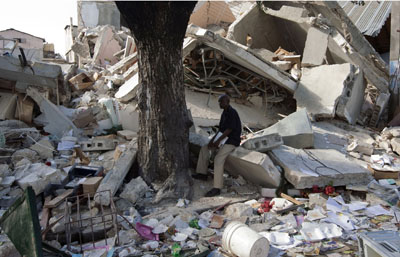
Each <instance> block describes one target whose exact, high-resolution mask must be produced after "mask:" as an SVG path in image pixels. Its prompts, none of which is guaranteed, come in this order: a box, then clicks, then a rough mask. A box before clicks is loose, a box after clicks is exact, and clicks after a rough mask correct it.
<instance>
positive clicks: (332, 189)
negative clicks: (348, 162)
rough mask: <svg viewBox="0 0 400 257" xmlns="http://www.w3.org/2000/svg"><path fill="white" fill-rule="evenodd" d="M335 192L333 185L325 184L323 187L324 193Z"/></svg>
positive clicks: (330, 193)
mask: <svg viewBox="0 0 400 257" xmlns="http://www.w3.org/2000/svg"><path fill="white" fill-rule="evenodd" d="M333 193H335V188H334V187H333V186H326V187H325V194H326V195H332V194H333Z"/></svg>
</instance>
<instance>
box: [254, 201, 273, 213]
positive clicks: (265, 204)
mask: <svg viewBox="0 0 400 257" xmlns="http://www.w3.org/2000/svg"><path fill="white" fill-rule="evenodd" d="M272 206H274V202H271V201H269V200H266V201H264V202H263V203H262V204H261V207H260V208H258V210H257V212H258V213H259V214H263V213H264V212H269V211H270V210H271V209H272Z"/></svg>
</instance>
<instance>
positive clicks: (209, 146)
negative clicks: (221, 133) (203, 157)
mask: <svg viewBox="0 0 400 257" xmlns="http://www.w3.org/2000/svg"><path fill="white" fill-rule="evenodd" d="M213 141H214V140H211V141H210V142H209V143H208V148H218V146H219V143H220V142H219V140H217V141H216V142H213Z"/></svg>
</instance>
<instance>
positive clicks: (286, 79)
mask: <svg viewBox="0 0 400 257" xmlns="http://www.w3.org/2000/svg"><path fill="white" fill-rule="evenodd" d="M186 34H187V35H188V36H192V37H195V38H197V39H198V40H199V41H201V42H202V43H204V44H205V45H207V46H209V47H212V48H215V49H217V50H219V51H221V52H222V53H223V54H224V55H225V57H226V58H228V59H229V60H231V61H233V62H235V63H237V64H239V65H241V66H243V67H245V68H247V69H249V70H251V71H254V72H255V73H257V74H259V75H260V76H263V77H265V78H268V79H271V80H272V81H273V82H275V83H276V84H277V85H280V86H282V87H284V88H286V89H287V90H289V91H290V92H294V90H296V88H297V82H296V81H294V80H293V79H292V78H291V77H290V76H289V74H287V73H285V72H283V71H281V70H279V69H277V68H276V67H275V66H274V65H273V64H271V63H269V62H266V61H263V60H260V59H259V58H257V57H256V56H254V55H253V54H252V53H251V52H250V51H248V50H247V49H248V48H247V47H246V46H244V45H241V44H239V43H237V42H235V41H232V40H229V39H226V38H222V37H220V36H218V35H215V34H214V33H213V32H211V31H209V30H206V29H201V28H200V27H197V26H195V25H189V26H188V29H187V31H186Z"/></svg>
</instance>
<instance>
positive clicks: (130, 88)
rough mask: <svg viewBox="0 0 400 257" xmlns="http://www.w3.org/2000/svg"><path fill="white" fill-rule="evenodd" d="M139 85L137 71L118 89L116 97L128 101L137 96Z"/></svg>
mask: <svg viewBox="0 0 400 257" xmlns="http://www.w3.org/2000/svg"><path fill="white" fill-rule="evenodd" d="M139 85H140V84H139V73H136V74H135V75H133V77H132V78H130V79H129V80H128V81H126V82H125V83H124V84H123V85H122V86H121V87H120V88H119V89H118V91H117V93H115V98H117V99H118V100H119V101H121V102H128V101H129V100H131V99H132V98H134V97H135V96H136V93H137V91H138V89H139Z"/></svg>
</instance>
